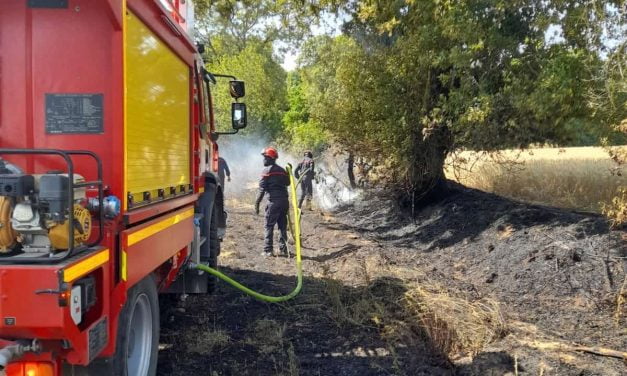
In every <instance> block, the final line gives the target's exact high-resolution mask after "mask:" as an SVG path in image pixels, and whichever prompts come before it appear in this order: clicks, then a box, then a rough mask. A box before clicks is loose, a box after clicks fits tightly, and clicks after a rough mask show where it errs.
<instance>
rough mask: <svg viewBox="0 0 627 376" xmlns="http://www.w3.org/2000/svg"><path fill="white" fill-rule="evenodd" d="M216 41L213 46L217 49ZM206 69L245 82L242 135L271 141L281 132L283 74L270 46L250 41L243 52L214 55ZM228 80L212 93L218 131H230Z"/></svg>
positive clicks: (283, 89)
mask: <svg viewBox="0 0 627 376" xmlns="http://www.w3.org/2000/svg"><path fill="white" fill-rule="evenodd" d="M220 44H221V41H220V40H219V39H218V43H216V45H218V46H219V45H220ZM207 69H208V70H209V71H211V72H215V73H228V74H231V75H234V76H236V77H237V78H238V79H240V80H243V81H245V82H246V97H245V98H244V99H245V101H246V105H247V107H248V111H247V112H248V123H249V126H248V128H246V129H245V131H244V133H256V134H264V135H267V136H269V137H271V138H274V137H276V136H278V135H279V134H280V133H281V131H282V124H281V118H282V116H283V112H284V111H285V110H286V109H287V100H286V95H287V94H286V84H285V82H286V73H285V71H284V70H283V68H282V67H281V66H280V65H279V63H277V62H276V60H275V59H274V57H273V55H272V49H271V46H266V45H263V44H256V43H254V42H251V41H249V43H248V45H247V46H246V48H244V49H243V50H242V51H240V52H236V53H233V54H218V55H215V56H214V57H213V59H212V61H211V62H210V63H209V64H208V66H207ZM227 84H228V81H227V80H224V79H218V84H217V85H216V86H217V87H215V88H214V89H213V93H214V108H215V109H216V123H217V128H218V130H222V131H226V130H229V129H230V126H231V123H230V119H231V113H230V108H231V107H230V104H231V102H232V99H231V97H230V95H229V94H228V89H227V88H226V85H227Z"/></svg>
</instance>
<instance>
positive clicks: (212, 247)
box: [208, 205, 220, 293]
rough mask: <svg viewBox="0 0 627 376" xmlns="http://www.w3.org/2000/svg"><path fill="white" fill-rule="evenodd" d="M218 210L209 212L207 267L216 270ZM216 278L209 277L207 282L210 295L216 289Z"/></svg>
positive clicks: (218, 252)
mask: <svg viewBox="0 0 627 376" xmlns="http://www.w3.org/2000/svg"><path fill="white" fill-rule="evenodd" d="M218 210H220V208H219V207H217V206H215V205H214V207H213V210H211V225H210V227H209V260H208V261H209V266H210V267H212V268H214V269H217V268H218V256H219V255H220V239H219V238H218ZM217 284H218V278H217V277H215V276H213V275H210V276H209V280H208V292H209V293H212V292H214V291H215V289H216V285H217Z"/></svg>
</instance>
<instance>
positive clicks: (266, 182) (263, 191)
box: [255, 147, 290, 256]
mask: <svg viewBox="0 0 627 376" xmlns="http://www.w3.org/2000/svg"><path fill="white" fill-rule="evenodd" d="M261 155H263V165H264V166H265V168H264V169H263V173H262V175H261V180H260V181H259V193H258V194H257V200H256V202H255V213H256V214H259V205H260V204H261V201H262V200H263V198H264V196H265V195H268V205H267V206H266V223H265V241H264V247H263V255H265V256H269V255H276V253H274V249H273V241H274V225H277V226H278V227H279V236H280V237H279V250H280V251H281V253H282V254H283V255H285V256H287V255H288V251H287V211H288V210H289V200H288V195H287V187H288V186H289V185H290V178H289V176H288V174H287V172H286V171H285V169H283V167H281V166H279V165H277V164H276V160H277V159H278V158H279V153H278V152H277V151H276V149H275V148H272V147H267V148H265V149H264V150H263V152H262V153H261Z"/></svg>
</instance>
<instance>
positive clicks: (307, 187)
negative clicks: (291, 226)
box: [298, 177, 313, 208]
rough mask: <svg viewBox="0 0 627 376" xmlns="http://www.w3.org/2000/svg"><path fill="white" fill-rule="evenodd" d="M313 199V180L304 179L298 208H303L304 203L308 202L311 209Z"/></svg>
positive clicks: (301, 183) (301, 184)
mask: <svg viewBox="0 0 627 376" xmlns="http://www.w3.org/2000/svg"><path fill="white" fill-rule="evenodd" d="M312 198H313V178H307V177H306V178H303V180H302V181H301V182H300V199H299V200H298V207H299V208H302V207H303V201H305V199H306V200H307V205H308V206H309V208H311V199H312Z"/></svg>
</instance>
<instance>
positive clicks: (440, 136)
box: [407, 124, 452, 215]
mask: <svg viewBox="0 0 627 376" xmlns="http://www.w3.org/2000/svg"><path fill="white" fill-rule="evenodd" d="M451 145H452V135H451V132H450V130H449V128H448V127H447V126H446V125H440V124H432V125H430V126H428V127H425V128H424V129H423V131H422V134H421V135H419V136H418V137H416V138H415V139H414V146H413V152H412V154H413V155H412V166H411V170H410V171H411V175H410V177H409V180H410V181H409V185H410V187H411V193H410V197H409V198H410V202H408V203H407V204H408V206H410V207H411V212H412V215H415V211H416V209H418V208H420V207H422V206H424V205H427V204H430V203H433V202H437V201H439V200H441V199H442V198H444V197H446V195H447V194H448V189H447V184H446V179H445V176H444V162H445V160H446V156H447V155H448V151H449V150H450V148H451Z"/></svg>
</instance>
